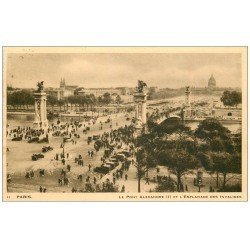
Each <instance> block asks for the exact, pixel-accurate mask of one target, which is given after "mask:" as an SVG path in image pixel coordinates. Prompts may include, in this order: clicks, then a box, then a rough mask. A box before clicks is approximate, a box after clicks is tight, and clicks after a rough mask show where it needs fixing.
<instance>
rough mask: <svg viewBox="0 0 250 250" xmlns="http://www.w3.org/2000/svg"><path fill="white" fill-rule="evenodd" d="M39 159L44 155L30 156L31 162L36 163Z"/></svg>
mask: <svg viewBox="0 0 250 250" xmlns="http://www.w3.org/2000/svg"><path fill="white" fill-rule="evenodd" d="M40 158H44V155H43V154H33V155H32V156H31V159H32V161H37V160H38V159H40Z"/></svg>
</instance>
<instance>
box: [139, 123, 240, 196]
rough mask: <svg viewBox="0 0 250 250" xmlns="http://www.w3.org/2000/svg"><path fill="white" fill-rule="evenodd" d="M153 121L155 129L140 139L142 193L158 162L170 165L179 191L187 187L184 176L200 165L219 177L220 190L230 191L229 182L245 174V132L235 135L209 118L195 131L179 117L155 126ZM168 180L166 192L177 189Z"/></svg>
mask: <svg viewBox="0 0 250 250" xmlns="http://www.w3.org/2000/svg"><path fill="white" fill-rule="evenodd" d="M149 120H150V119H149ZM150 123H151V124H150V125H151V130H150V131H149V132H148V133H144V134H142V135H141V136H139V137H138V138H137V140H136V144H137V145H136V146H137V147H138V150H137V153H136V159H137V170H138V191H139V192H140V180H141V178H142V177H143V176H145V175H146V176H147V173H148V170H149V169H150V168H155V167H156V166H157V165H161V166H166V167H167V168H168V170H169V171H170V173H172V174H173V175H175V176H176V191H182V190H183V183H182V177H183V176H185V175H186V174H189V173H192V172H193V171H194V173H195V172H196V171H197V169H199V168H204V169H205V170H206V172H207V173H209V174H210V175H211V178H213V179H215V181H216V185H217V188H218V190H219V191H224V190H226V189H227V188H228V186H227V184H228V182H229V181H230V180H231V179H232V178H237V176H238V174H240V173H241V135H240V134H239V135H237V136H232V135H231V133H230V131H229V130H228V129H227V128H225V127H224V126H223V125H222V124H221V123H220V122H218V121H217V120H215V119H206V120H204V121H202V122H201V123H200V124H199V126H198V128H197V129H196V130H195V131H191V129H190V128H189V127H187V126H185V125H184V124H183V123H182V121H181V120H178V119H177V118H169V119H167V120H165V121H164V122H163V123H161V124H159V125H158V124H154V126H152V120H151V121H150ZM166 181H167V182H168V183H169V185H166V186H165V189H167V190H165V191H173V190H172V189H173V186H172V183H170V182H169V179H166ZM170 184H171V185H170Z"/></svg>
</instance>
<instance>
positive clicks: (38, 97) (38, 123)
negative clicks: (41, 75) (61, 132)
mask: <svg viewBox="0 0 250 250" xmlns="http://www.w3.org/2000/svg"><path fill="white" fill-rule="evenodd" d="M34 98H35V121H34V123H33V125H34V128H35V129H46V128H48V120H47V109H46V101H47V97H46V93H45V92H44V86H43V81H42V82H39V83H38V84H37V90H36V92H35V93H34Z"/></svg>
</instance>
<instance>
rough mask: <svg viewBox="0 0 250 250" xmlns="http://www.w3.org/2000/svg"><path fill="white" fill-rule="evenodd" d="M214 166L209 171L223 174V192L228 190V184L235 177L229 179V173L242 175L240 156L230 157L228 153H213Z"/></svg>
mask: <svg viewBox="0 0 250 250" xmlns="http://www.w3.org/2000/svg"><path fill="white" fill-rule="evenodd" d="M211 160H212V164H211V166H210V168H209V169H208V170H210V171H211V172H216V173H217V176H219V173H221V174H222V176H223V179H222V190H224V189H225V188H226V183H227V182H228V181H229V180H231V179H232V178H234V177H235V175H232V176H230V177H229V178H227V176H228V174H229V173H232V174H240V173H241V156H240V155H239V154H233V155H230V154H229V153H226V152H219V153H217V152H213V153H212V154H211Z"/></svg>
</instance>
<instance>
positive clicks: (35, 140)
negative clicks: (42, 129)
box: [28, 137, 39, 143]
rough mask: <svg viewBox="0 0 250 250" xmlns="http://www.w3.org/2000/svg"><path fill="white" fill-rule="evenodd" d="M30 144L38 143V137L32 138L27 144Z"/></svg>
mask: <svg viewBox="0 0 250 250" xmlns="http://www.w3.org/2000/svg"><path fill="white" fill-rule="evenodd" d="M31 142H39V137H33V138H31V139H30V140H28V143H31Z"/></svg>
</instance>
